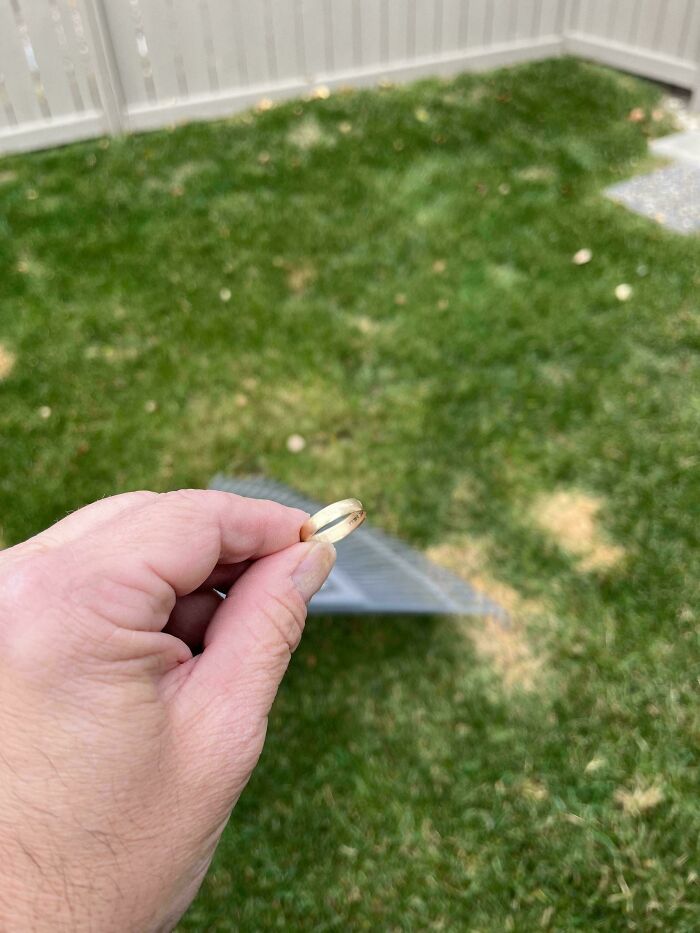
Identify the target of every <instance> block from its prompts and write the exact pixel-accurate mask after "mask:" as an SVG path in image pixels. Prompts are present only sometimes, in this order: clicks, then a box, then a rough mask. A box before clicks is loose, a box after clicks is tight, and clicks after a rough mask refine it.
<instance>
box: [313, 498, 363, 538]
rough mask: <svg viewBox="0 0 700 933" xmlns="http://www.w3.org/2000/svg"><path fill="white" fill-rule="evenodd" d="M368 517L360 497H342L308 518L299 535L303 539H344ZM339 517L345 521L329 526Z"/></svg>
mask: <svg viewBox="0 0 700 933" xmlns="http://www.w3.org/2000/svg"><path fill="white" fill-rule="evenodd" d="M366 517H367V515H366V512H365V510H364V508H363V507H362V503H361V502H360V500H359V499H341V500H340V502H333V503H332V504H331V505H327V506H326V507H325V509H321V511H320V512H316V514H315V515H312V516H311V518H307V519H306V521H305V522H304V524H303V525H302V526H301V531H300V532H299V537H300V538H301V540H302V541H309V540H310V539H312V538H313V540H314V541H330V542H331V543H334V542H335V541H342V539H343V538H347V536H348V535H349V534H350V533H351V532H353V531H354V530H355V529H356V528H359V527H360V525H361V524H362V522H363V521H364V520H365V518H366ZM339 518H342V519H343V521H341V522H338V523H337V524H336V525H332V527H330V528H327V527H326V526H327V525H330V524H331V522H336V521H337V520H338V519H339Z"/></svg>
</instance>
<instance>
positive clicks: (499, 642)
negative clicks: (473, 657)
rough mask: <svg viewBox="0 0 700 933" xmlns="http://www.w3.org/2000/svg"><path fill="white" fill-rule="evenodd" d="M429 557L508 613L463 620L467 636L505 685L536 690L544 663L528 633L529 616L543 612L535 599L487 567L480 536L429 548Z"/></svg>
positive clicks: (484, 550) (461, 626) (463, 629)
mask: <svg viewBox="0 0 700 933" xmlns="http://www.w3.org/2000/svg"><path fill="white" fill-rule="evenodd" d="M427 556H428V559H429V560H432V561H434V562H435V563H436V564H440V565H441V566H443V567H445V568H446V569H447V570H451V571H452V572H453V573H455V574H457V576H460V577H462V578H463V579H465V580H466V581H468V582H469V583H470V584H471V585H472V586H474V587H475V588H476V589H477V590H479V591H480V592H481V593H483V594H484V595H485V596H488V597H489V598H490V599H492V600H493V601H494V602H496V603H498V605H499V606H501V607H502V608H503V609H505V610H506V611H507V612H508V615H509V618H508V620H507V621H506V622H504V621H503V620H502V619H496V618H492V617H481V618H476V619H471V618H470V619H468V620H460V622H459V623H458V624H459V626H460V629H461V630H462V632H463V633H464V635H465V636H466V637H467V638H469V640H470V641H471V642H472V644H473V646H474V648H475V650H476V652H477V654H478V655H479V656H480V657H482V658H484V659H485V660H486V661H488V662H489V663H490V664H492V665H493V667H494V669H495V670H496V671H497V672H498V673H499V674H500V676H501V677H502V679H503V683H504V685H505V686H506V687H508V688H511V687H519V688H520V689H523V690H534V689H535V686H536V684H537V682H538V678H539V675H540V672H541V668H542V665H543V658H542V657H541V656H535V654H534V653H533V651H532V648H531V646H530V644H529V642H528V639H527V636H526V622H527V618H528V617H529V616H533V615H535V614H536V613H541V612H542V611H543V609H542V606H541V605H539V604H538V603H536V602H535V601H534V600H529V599H525V598H524V597H522V596H521V595H520V594H519V593H518V592H517V590H515V589H514V588H513V587H512V586H509V585H508V584H507V583H504V582H503V581H501V580H498V579H496V578H495V577H493V576H492V575H491V573H490V572H489V570H488V561H487V556H486V548H485V547H484V544H483V542H480V541H479V539H477V538H468V537H466V536H464V537H462V538H460V539H458V540H457V541H454V542H452V543H449V544H441V545H437V546H434V547H432V548H429V550H428V552H427Z"/></svg>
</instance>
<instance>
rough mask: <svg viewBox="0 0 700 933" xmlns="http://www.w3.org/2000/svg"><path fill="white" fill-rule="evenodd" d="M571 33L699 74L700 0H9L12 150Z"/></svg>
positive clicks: (426, 67)
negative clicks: (320, 83) (321, 83)
mask: <svg viewBox="0 0 700 933" xmlns="http://www.w3.org/2000/svg"><path fill="white" fill-rule="evenodd" d="M563 49H564V50H567V51H570V52H573V53H575V54H579V55H582V56H584V57H588V58H593V59H595V60H598V61H602V62H607V63H608V64H611V65H614V66H618V67H621V68H626V69H628V70H630V71H635V72H638V73H640V74H645V75H648V76H649V77H654V78H660V79H662V80H666V81H671V82H674V83H677V84H680V85H682V86H685V87H689V88H694V87H697V86H700V65H699V61H698V59H699V58H700V0H614V2H613V0H0V152H2V151H9V150H13V149H23V148H25V149H26V148H35V147H39V146H41V145H52V144H54V143H58V142H64V141H68V140H70V139H78V138H82V137H85V136H89V135H96V134H98V133H101V132H105V131H108V130H109V131H112V132H115V131H118V130H119V129H135V130H138V129H145V128H150V127H158V126H163V125H166V124H168V123H171V122H173V121H178V120H186V119H196V118H200V119H206V118H209V117H215V116H223V115H226V114H230V113H233V112H235V111H236V110H238V109H240V108H242V107H245V106H248V105H250V104H251V103H252V102H254V101H256V100H257V99H259V98H260V97H263V96H270V97H285V96H290V95H295V94H300V93H303V92H304V91H305V90H307V89H308V88H310V87H312V86H313V85H314V84H318V83H319V82H323V83H327V84H331V85H333V84H336V85H337V84H345V83H352V82H354V83H357V84H363V83H364V84H367V83H372V82H375V81H377V80H379V79H381V78H382V77H385V76H386V77H389V78H392V79H396V80H403V79H408V78H411V77H418V76H421V75H429V74H448V73H454V72H458V71H460V70H468V69H475V68H486V67H492V66H494V67H495V66H498V65H505V64H509V63H511V62H516V61H523V60H527V59H533V58H541V57H544V56H547V55H556V54H559V53H560V52H561V51H562V50H563Z"/></svg>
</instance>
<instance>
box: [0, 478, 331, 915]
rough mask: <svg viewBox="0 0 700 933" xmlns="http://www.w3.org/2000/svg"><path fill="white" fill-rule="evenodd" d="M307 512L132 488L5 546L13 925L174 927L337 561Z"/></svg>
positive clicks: (2, 769) (5, 873)
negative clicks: (311, 604)
mask: <svg viewBox="0 0 700 933" xmlns="http://www.w3.org/2000/svg"><path fill="white" fill-rule="evenodd" d="M306 517H307V516H306V514H305V513H304V512H300V511H298V510H296V509H289V508H286V507H284V506H281V505H277V504H275V503H272V502H262V501H257V500H252V499H242V498H239V497H238V496H234V495H231V494H229V493H224V492H213V491H198V490H187V491H180V492H173V493H166V494H163V495H157V494H155V493H147V492H139V493H127V494H125V495H122V496H116V497H114V498H111V499H105V500H103V501H101V502H97V503H95V504H94V505H91V506H88V507H87V508H84V509H81V510H80V511H78V512H75V513H74V514H72V515H70V516H69V517H68V518H66V519H64V520H63V521H62V522H59V523H58V524H57V525H54V526H53V527H52V528H50V529H48V530H47V531H46V532H43V533H42V534H40V535H38V536H37V537H36V538H33V539H31V540H30V541H27V542H25V543H24V544H20V545H18V546H17V547H15V548H11V549H9V550H7V551H4V552H2V553H0V738H1V742H0V928H1V929H2V930H3V931H6V933H14V931H21V933H26V931H28V930H36V931H44V930H52V931H61V930H71V931H84V930H85V931H88V930H96V931H99V933H111V931H119V933H126V931H138V933H146V931H161V930H169V929H171V928H172V927H173V926H174V924H175V923H176V922H177V920H178V919H179V917H180V916H181V915H182V913H183V912H184V911H185V909H186V908H187V906H188V905H189V903H190V902H191V900H192V898H193V897H194V895H195V894H196V892H197V889H198V887H199V885H200V883H201V881H202V879H203V877H204V875H205V873H206V870H207V868H208V866H209V863H210V861H211V858H212V855H213V853H214V850H215V848H216V844H217V842H218V840H219V837H220V835H221V832H222V830H223V828H224V826H225V825H226V822H227V820H228V818H229V815H230V813H231V809H232V807H233V805H234V804H235V802H236V801H237V799H238V797H239V796H240V794H241V791H242V790H243V788H244V787H245V784H246V782H247V780H248V778H249V776H250V774H251V772H252V770H253V768H254V767H255V764H256V762H257V760H258V757H259V755H260V752H261V750H262V746H263V741H264V738H265V730H266V724H267V716H268V713H269V710H270V707H271V705H272V702H273V700H274V697H275V693H276V691H277V687H278V685H279V683H280V681H281V679H282V676H283V675H284V672H285V670H286V668H287V665H288V663H289V659H290V656H291V653H292V651H293V650H294V648H295V647H296V645H297V644H298V642H299V639H300V637H301V633H302V629H303V626H304V620H305V617H306V603H307V601H308V600H309V599H310V598H311V596H312V595H313V594H314V593H315V592H316V591H317V590H318V589H319V587H320V586H321V584H322V583H323V581H324V580H325V579H326V577H327V575H328V573H329V572H330V570H331V567H332V566H333V562H334V559H335V551H334V549H333V547H332V545H329V544H324V543H312V542H310V543H307V544H300V543H298V542H299V528H300V526H301V524H302V522H303V521H304V520H305V519H306ZM251 562H252V563H251ZM215 586H216V587H217V588H219V589H227V588H228V587H231V589H230V591H229V595H228V597H227V598H226V599H225V600H222V599H221V597H220V596H218V595H217V594H216V593H215V592H214V590H213V587H215ZM201 646H203V651H202V652H201V653H199V654H196V655H194V656H193V653H192V651H193V650H195V651H197V650H199V649H200V647H201Z"/></svg>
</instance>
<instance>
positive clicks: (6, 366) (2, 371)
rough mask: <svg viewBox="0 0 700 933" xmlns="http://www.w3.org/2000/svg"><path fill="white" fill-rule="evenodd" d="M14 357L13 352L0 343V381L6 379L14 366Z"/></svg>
mask: <svg viewBox="0 0 700 933" xmlns="http://www.w3.org/2000/svg"><path fill="white" fill-rule="evenodd" d="M16 359H17V358H16V357H15V355H14V353H12V351H11V350H8V349H7V347H6V346H4V345H3V344H2V343H0V382H2V381H3V379H7V377H8V376H9V375H10V373H11V372H12V370H13V369H14V368H15V362H16Z"/></svg>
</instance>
